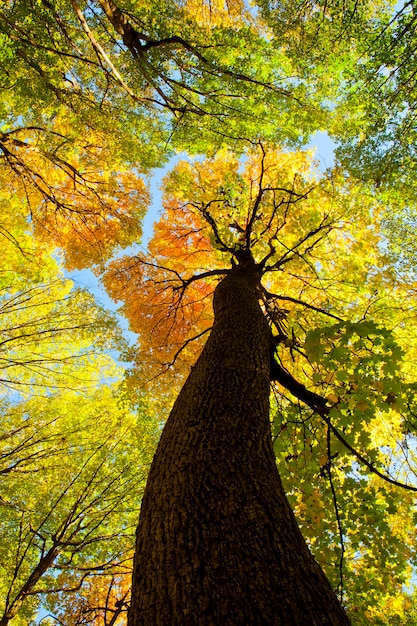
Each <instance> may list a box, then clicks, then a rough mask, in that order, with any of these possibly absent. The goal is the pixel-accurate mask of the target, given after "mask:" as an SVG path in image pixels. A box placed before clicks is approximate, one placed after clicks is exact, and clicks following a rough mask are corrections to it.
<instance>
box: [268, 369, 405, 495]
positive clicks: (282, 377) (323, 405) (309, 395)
mask: <svg viewBox="0 0 417 626" xmlns="http://www.w3.org/2000/svg"><path fill="white" fill-rule="evenodd" d="M271 380H273V381H277V382H278V383H279V384H280V385H282V386H283V387H285V389H287V390H288V391H289V392H290V393H292V394H293V396H295V397H296V398H298V399H299V400H301V402H304V404H306V405H307V406H309V407H310V408H311V409H312V410H313V411H314V412H315V413H317V414H318V415H320V417H321V418H322V419H323V420H324V422H325V423H326V424H327V426H328V428H329V429H330V430H331V432H332V433H333V435H334V436H335V437H336V439H338V440H339V441H340V442H341V443H342V444H343V445H344V446H345V448H346V449H347V450H349V452H350V453H351V454H353V456H355V457H356V458H357V459H358V461H360V462H361V463H362V464H363V465H365V467H367V468H368V469H369V471H370V472H372V473H373V474H376V475H377V476H379V477H380V478H382V479H383V480H385V481H386V482H388V483H391V484H392V485H395V486H396V487H401V488H402V489H407V490H408V491H415V492H417V487H413V486H412V485H406V484H405V483H402V482H399V481H397V480H394V479H393V478H391V477H390V476H388V475H387V474H384V473H383V472H381V471H380V470H379V469H377V468H376V467H375V465H374V464H373V463H372V462H371V461H368V459H366V458H365V457H364V456H363V455H362V454H361V453H360V452H358V451H357V450H356V449H355V448H354V447H353V446H351V445H350V443H349V442H348V441H346V439H345V438H344V437H343V435H341V434H340V432H339V431H338V430H337V428H336V427H335V426H334V425H333V424H332V422H331V419H330V417H329V411H330V407H329V406H328V405H327V400H326V398H323V396H320V395H318V394H317V393H314V392H313V391H309V390H308V389H307V388H306V387H305V386H304V385H303V384H302V383H299V382H298V381H297V380H296V379H295V378H294V377H293V376H292V375H291V374H290V373H289V372H287V371H286V370H285V369H284V368H283V367H282V366H281V365H280V364H279V363H278V362H277V361H276V360H275V359H273V360H272V362H271Z"/></svg>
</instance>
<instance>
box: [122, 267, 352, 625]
mask: <svg viewBox="0 0 417 626" xmlns="http://www.w3.org/2000/svg"><path fill="white" fill-rule="evenodd" d="M259 287H260V275H259V272H258V268H257V267H256V265H255V264H254V262H253V260H252V263H250V262H247V260H246V259H245V260H244V259H243V258H242V259H239V265H237V266H235V267H233V268H232V269H231V271H230V273H229V274H228V275H227V276H226V277H225V278H223V279H222V281H221V282H220V283H219V284H218V286H217V288H216V290H215V294H214V313H215V321H214V326H213V330H212V332H211V334H210V336H209V338H208V340H207V343H206V345H205V347H204V349H203V351H202V353H201V355H200V358H199V359H198V361H197V363H196V365H195V367H194V368H193V369H192V371H191V373H190V375H189V377H188V379H187V381H186V382H185V384H184V386H183V388H182V390H181V392H180V394H179V396H178V398H177V400H176V402H175V404H174V407H173V409H172V411H171V414H170V416H169V419H168V421H167V423H166V426H165V428H164V430H163V433H162V436H161V440H160V443H159V446H158V449H157V452H156V454H155V458H154V461H153V464H152V467H151V471H150V474H149V478H148V483H147V486H146V491H145V495H144V498H143V503H142V509H141V515H140V520H139V525H138V529H137V544H136V552H135V561H134V574H133V587H132V601H131V606H130V611H129V619H128V624H129V626H168V625H169V626H209V625H210V626H218V625H220V624H221V625H227V626H248V625H255V624H259V625H264V626H268V625H276V626H278V625H286V626H288V625H294V626H295V625H299V626H306V625H307V624H308V625H309V626H314V625H316V626H326V625H328V626H339V625H347V624H349V623H350V622H349V620H348V618H347V616H346V614H345V612H344V610H343V609H342V607H341V606H340V604H339V602H338V600H337V598H336V596H335V594H334V592H333V590H332V588H331V586H330V584H329V582H328V580H327V579H326V577H325V575H324V573H323V572H322V570H321V568H320V567H319V565H318V564H317V562H316V561H315V560H314V558H313V557H312V555H311V554H310V552H309V550H308V548H307V545H306V543H305V541H304V539H303V537H302V535H301V532H300V530H299V528H298V526H297V523H296V520H295V518H294V515H293V513H292V510H291V508H290V506H289V504H288V501H287V499H286V496H285V493H284V491H283V488H282V485H281V481H280V478H279V474H278V470H277V467H276V462H275V457H274V452H273V447H272V441H271V433H270V423H269V385H270V364H271V355H270V345H271V343H270V342H271V335H270V329H269V326H268V323H267V321H266V319H265V317H264V315H263V313H262V311H261V308H260V306H259V302H258V293H259Z"/></svg>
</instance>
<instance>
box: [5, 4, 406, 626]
mask: <svg viewBox="0 0 417 626" xmlns="http://www.w3.org/2000/svg"><path fill="white" fill-rule="evenodd" d="M393 4H394V3H392V2H386V1H385V0H373V1H370V0H369V1H368V0H361V1H360V2H354V1H352V2H351V1H350V0H346V1H345V2H342V3H341V2H338V1H337V2H336V1H333V0H331V1H328V0H326V1H324V0H323V1H321V0H320V1H318V2H312V1H311V2H310V1H308V2H303V3H299V4H296V3H294V2H289V1H288V2H287V1H279V2H278V1H276V2H275V1H274V2H270V1H268V0H266V1H263V0H259V1H258V2H256V3H251V4H249V3H246V2H245V1H244V0H242V1H241V0H232V1H228V2H220V1H217V0H215V1H209V2H206V1H205V0H201V1H199V2H196V1H194V0H178V1H176V2H164V3H161V2H160V1H158V2H156V1H150V2H149V0H148V1H147V2H146V3H145V2H142V1H138V0H118V1H117V2H113V0H89V1H82V2H81V1H80V2H77V1H76V0H39V1H35V0H30V1H29V2H28V1H22V0H6V2H4V3H3V5H2V8H1V10H0V17H1V20H0V67H1V70H2V79H1V84H0V118H1V121H0V178H1V183H2V184H1V191H0V206H1V218H0V235H1V240H2V259H1V264H0V312H1V320H2V326H1V331H2V333H1V342H0V347H1V361H0V368H1V375H0V385H1V409H0V410H1V414H2V425H1V432H0V444H1V447H0V463H1V465H0V474H1V475H2V481H1V484H0V509H1V514H0V520H1V521H0V532H1V535H2V538H4V541H2V548H1V550H2V554H1V557H0V572H1V573H0V588H1V589H2V593H1V596H2V598H3V604H1V603H0V624H2V625H3V624H4V625H6V624H8V623H9V622H11V623H12V624H16V625H18V624H27V623H29V622H30V620H34V619H35V616H36V613H37V611H38V609H39V607H40V606H41V605H42V606H43V607H44V608H45V607H47V609H48V610H49V611H50V614H51V617H49V618H47V619H49V623H50V624H55V623H65V624H74V625H76V624H77V625H80V624H93V623H94V624H97V625H98V624H103V625H104V624H124V623H126V621H125V620H126V607H127V606H128V602H129V589H130V582H129V580H130V575H131V569H132V565H131V560H132V556H133V549H134V546H133V534H134V526H135V524H136V521H137V515H138V510H139V507H140V500H141V494H142V490H143V485H144V482H145V479H146V473H147V468H148V465H149V462H150V459H151V457H152V455H153V452H154V449H155V445H156V441H157V438H158V434H159V431H160V428H161V426H162V423H163V421H164V419H165V418H166V416H167V414H168V412H169V409H170V407H171V405H172V402H173V400H174V399H175V397H176V395H177V394H178V392H179V389H180V386H181V384H182V383H183V382H184V380H185V379H186V378H187V377H188V375H189V372H190V370H191V368H192V366H193V364H194V362H195V361H196V359H197V357H198V355H199V354H200V352H201V350H202V347H203V345H204V344H205V342H206V339H207V337H208V335H209V333H210V330H211V328H212V325H213V312H212V295H213V292H214V290H215V287H216V285H217V284H218V282H219V280H220V279H221V278H222V277H224V276H226V275H227V274H228V273H230V272H231V270H232V268H233V267H235V266H238V265H239V264H241V263H242V258H243V255H245V254H249V253H250V255H251V258H253V259H254V261H255V262H256V264H257V267H258V268H259V271H260V273H261V274H262V292H261V293H259V300H260V302H261V307H262V311H263V313H264V315H265V317H266V318H267V320H268V323H269V325H270V327H271V330H272V332H273V337H274V344H275V345H274V350H275V357H274V358H275V360H274V363H275V367H276V370H275V371H272V378H273V381H272V383H271V400H270V402H271V412H270V421H271V428H272V437H273V445H274V451H275V455H276V460H277V465H278V468H279V472H280V475H281V479H282V481H283V484H284V488H285V492H286V494H287V497H288V500H289V502H290V505H291V507H292V509H293V510H294V511H295V514H296V517H297V521H298V523H299V526H300V528H301V531H302V534H303V536H304V538H305V539H306V541H307V543H308V545H309V547H310V549H311V551H312V552H313V554H314V556H315V558H316V559H317V561H318V562H319V563H320V565H321V567H322V568H323V569H324V571H325V574H326V576H327V577H328V579H329V580H330V583H331V584H332V586H333V588H334V589H335V590H336V591H337V594H338V596H339V599H340V601H341V603H342V604H343V605H344V606H345V607H346V608H347V611H348V614H349V616H350V618H351V620H352V623H353V624H397V623H407V622H406V620H407V619H410V620H412V619H413V617H412V606H413V599H412V594H413V581H414V568H415V565H416V558H417V557H416V542H415V527H416V511H415V504H414V503H415V492H416V491H417V481H416V475H417V474H416V472H417V465H416V435H417V432H416V429H417V418H416V412H417V406H416V385H417V381H416V378H415V375H414V362H415V355H416V350H417V343H416V341H417V337H416V333H415V328H416V319H415V317H416V300H415V280H416V278H415V269H414V266H415V263H414V261H415V258H416V247H415V241H414V237H413V230H414V225H415V206H416V205H415V200H416V187H415V180H416V177H415V168H416V154H415V143H416V142H415V132H416V124H415V107H416V95H415V94H416V89H415V74H416V72H415V67H414V66H415V55H414V51H415V48H416V45H417V40H416V35H415V19H416V16H415V8H414V5H413V3H412V2H404V3H403V5H402V6H400V7H399V8H398V6H396V8H394V7H393ZM316 131H323V132H326V133H327V134H328V135H329V136H330V137H331V138H332V139H333V140H334V141H335V143H336V146H337V148H336V163H335V166H334V167H333V168H332V169H328V170H327V171H324V172H323V171H321V170H320V168H319V166H318V164H317V163H316V162H315V160H314V155H313V153H312V152H311V151H309V150H307V149H306V148H305V145H306V143H307V142H308V141H309V139H310V138H311V137H312V136H314V133H315V132H316ZM174 154H176V155H179V156H178V159H177V164H176V165H175V166H173V167H171V168H170V171H169V173H168V174H167V175H166V176H165V178H164V180H163V182H162V188H163V207H162V212H161V214H160V217H159V220H158V221H157V222H156V224H155V226H154V232H153V236H152V239H151V241H150V242H149V244H148V245H147V246H146V248H141V247H140V241H141V236H142V223H143V217H144V215H145V214H146V212H147V211H148V209H149V206H150V203H151V197H150V191H149V181H150V178H151V176H153V175H155V172H156V176H157V175H158V169H157V168H159V167H160V166H162V165H164V164H166V163H167V162H169V159H170V158H171V157H172V156H173V155H174ZM82 268H92V269H93V271H94V272H95V274H96V276H97V277H99V279H100V280H101V281H102V284H103V285H104V286H105V288H106V290H107V292H108V293H109V295H110V296H111V297H112V298H114V299H115V300H116V301H118V302H119V303H121V308H120V310H119V313H121V314H122V315H123V316H124V317H125V318H126V319H127V320H128V322H129V325H130V328H131V330H133V331H134V332H135V333H137V336H138V340H137V344H135V345H130V346H128V345H127V344H126V341H125V340H124V339H123V336H122V332H121V330H120V328H119V327H118V323H117V320H116V318H115V317H114V315H113V314H112V313H111V312H109V311H106V310H104V308H103V307H101V306H100V305H99V304H98V303H97V302H96V301H95V298H94V296H93V295H91V293H88V291H86V290H84V289H77V288H75V287H74V284H73V282H72V280H71V271H72V270H74V269H82ZM115 351H116V354H118V355H119V357H118V359H119V363H118V362H117V357H115ZM120 355H122V356H120ZM115 359H116V360H115ZM120 360H123V362H122V363H121V362H120ZM122 365H123V366H122ZM409 616H411V617H409ZM60 620H61V622H60ZM43 623H48V622H46V618H45V620H44V621H43ZM410 623H412V622H411V621H410Z"/></svg>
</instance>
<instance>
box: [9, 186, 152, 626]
mask: <svg viewBox="0 0 417 626" xmlns="http://www.w3.org/2000/svg"><path fill="white" fill-rule="evenodd" d="M4 182H5V184H4V185H3V188H2V194H1V203H2V215H1V227H0V232H1V236H2V258H1V261H0V319H1V331H2V334H1V342H0V414H1V427H0V477H1V487H0V534H1V537H2V541H1V547H0V590H1V591H0V596H1V600H0V624H2V625H4V626H5V625H6V624H9V623H13V624H22V625H24V624H28V623H29V622H31V623H32V619H34V618H35V616H36V613H37V611H38V610H39V608H40V607H41V606H43V607H45V606H48V607H49V608H53V610H54V613H55V614H56V615H57V616H58V617H57V619H59V615H60V614H61V615H62V614H64V615H65V614H68V619H67V618H65V621H66V623H67V624H69V623H70V622H69V615H71V618H73V623H74V624H76V623H89V624H91V623H94V620H96V622H95V623H103V622H102V621H101V622H99V621H98V620H106V619H107V621H110V620H111V619H113V622H112V623H115V622H116V620H119V623H120V620H121V619H122V618H123V616H124V615H125V613H126V604H125V600H126V595H127V588H128V584H129V583H128V581H129V580H130V577H131V560H132V556H133V545H134V539H133V535H134V528H135V522H136V517H137V513H138V508H139V501H140V496H141V488H142V487H141V485H142V482H143V478H144V475H145V473H146V470H145V468H146V463H147V459H148V455H149V453H150V452H149V450H152V449H153V441H154V436H155V426H154V421H153V416H152V414H151V413H150V411H148V410H147V407H146V403H145V401H144V400H143V399H142V400H140V398H139V395H140V394H136V398H135V401H136V405H135V406H134V402H133V400H132V398H130V399H128V397H127V394H126V391H125V389H124V386H123V385H122V378H123V368H121V367H120V366H119V365H117V364H116V363H115V361H114V359H113V358H112V356H111V355H110V353H114V351H115V350H117V351H118V352H120V351H122V350H123V349H124V348H125V345H126V343H125V341H124V340H123V339H122V337H121V332H120V329H119V328H118V326H117V323H116V320H115V319H114V316H112V315H111V314H110V313H109V312H106V311H104V310H103V308H102V307H99V306H98V305H97V303H96V302H95V300H94V298H93V296H92V295H91V294H89V293H88V292H86V291H85V290H82V289H75V288H74V285H73V282H72V281H71V280H70V279H69V278H67V277H64V276H63V272H62V267H61V265H60V263H59V260H58V259H57V254H56V251H55V250H54V241H53V239H52V241H49V245H48V243H47V242H46V238H45V237H44V236H39V235H38V237H35V236H34V232H33V230H32V232H31V231H30V229H29V224H28V220H27V215H26V209H27V205H25V204H24V203H23V202H22V198H21V197H19V195H18V194H12V193H10V187H11V186H12V182H13V181H10V180H6V181H4ZM57 221H59V219H58V220H57ZM32 224H33V223H32ZM106 226H107V229H108V230H107V232H109V231H110V230H111V227H112V221H111V220H109V223H108V224H106ZM73 239H74V237H73V238H72V242H73ZM116 239H117V237H116ZM112 244H114V241H113V242H111V245H112ZM84 258H88V255H87V257H84ZM98 579H100V580H101V586H102V590H101V597H100V596H98V595H97V597H96V598H95V602H92V601H91V602H87V603H82V604H81V605H79V604H77V603H76V602H74V597H75V598H77V597H78V596H82V595H83V594H84V593H86V590H87V591H88V590H89V589H90V587H94V581H95V580H98ZM96 586H97V585H96ZM69 607H71V610H69ZM93 616H94V620H93ZM121 616H122V617H121ZM80 620H83V622H80ZM55 623H56V622H55ZM106 623H107V622H106Z"/></svg>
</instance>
